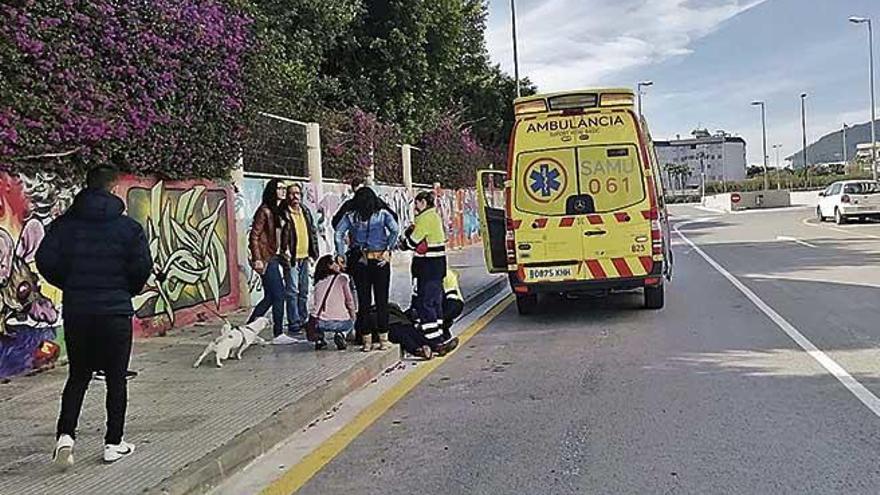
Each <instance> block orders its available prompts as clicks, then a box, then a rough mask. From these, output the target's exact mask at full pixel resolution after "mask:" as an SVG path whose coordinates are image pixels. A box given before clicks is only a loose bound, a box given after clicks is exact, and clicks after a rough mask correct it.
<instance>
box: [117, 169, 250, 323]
mask: <svg viewBox="0 0 880 495" xmlns="http://www.w3.org/2000/svg"><path fill="white" fill-rule="evenodd" d="M119 189H121V191H120V193H121V195H122V197H124V198H125V202H126V206H127V211H128V215H129V216H131V217H132V218H133V219H135V220H137V221H138V222H139V223H140V224H141V225H143V226H144V230H145V232H146V235H147V241H148V242H149V245H150V254H151V255H152V257H153V273H152V274H151V275H150V278H149V280H148V281H147V286H146V287H145V288H144V291H143V292H142V293H141V294H140V295H138V296H137V297H135V298H134V299H133V301H132V303H133V305H134V307H135V312H136V315H137V319H136V329H137V330H138V331H139V332H138V333H139V334H142V335H150V334H155V333H164V332H165V331H167V330H168V329H170V328H171V327H172V326H179V325H185V324H187V323H190V322H192V321H194V320H196V319H197V318H199V317H200V314H199V313H204V312H207V313H209V315H210V313H212V312H216V313H221V312H224V311H229V310H233V309H236V308H237V307H238V305H239V301H240V297H239V292H238V275H239V271H238V270H237V258H238V255H237V252H238V250H237V238H236V237H237V236H236V235H235V232H236V229H235V215H234V207H235V206H234V205H235V195H234V194H233V192H232V189H231V188H230V187H226V186H222V185H217V184H214V183H211V182H207V181H188V182H163V181H151V180H144V179H137V178H134V177H131V178H128V180H126V181H124V182H123V185H122V187H120V188H118V190H119Z"/></svg>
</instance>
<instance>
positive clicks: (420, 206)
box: [403, 191, 446, 346]
mask: <svg viewBox="0 0 880 495" xmlns="http://www.w3.org/2000/svg"><path fill="white" fill-rule="evenodd" d="M415 209H416V218H415V222H414V224H413V225H411V226H410V227H409V228H407V229H406V232H405V235H404V239H403V246H404V247H405V248H407V249H411V250H412V251H413V260H412V268H411V272H412V277H413V282H414V285H415V289H416V293H417V294H418V297H417V298H416V299H415V301H414V302H415V307H414V309H415V311H416V315H417V322H416V327H417V328H418V329H419V330H420V331H421V332H422V335H423V336H424V338H425V339H426V340H427V341H428V342H429V343H430V345H431V346H435V345H440V344H442V343H443V334H444V332H443V277H444V276H446V232H444V231H443V221H442V220H441V219H440V215H439V214H438V213H437V209H436V208H435V207H434V195H433V194H431V193H430V192H428V191H422V192H420V193H419V194H417V195H416V200H415Z"/></svg>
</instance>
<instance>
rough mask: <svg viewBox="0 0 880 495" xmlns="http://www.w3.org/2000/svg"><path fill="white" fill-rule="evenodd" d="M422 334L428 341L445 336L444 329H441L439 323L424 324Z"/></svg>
mask: <svg viewBox="0 0 880 495" xmlns="http://www.w3.org/2000/svg"><path fill="white" fill-rule="evenodd" d="M422 333H423V334H424V335H425V338H426V339H428V340H433V339H436V338H440V337H442V336H443V329H442V328H440V322H439V321H432V322H430V323H428V322H426V323H422Z"/></svg>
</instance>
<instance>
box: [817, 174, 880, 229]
mask: <svg viewBox="0 0 880 495" xmlns="http://www.w3.org/2000/svg"><path fill="white" fill-rule="evenodd" d="M816 216H817V217H818V218H819V221H820V222H824V221H825V219H827V218H833V219H834V221H835V223H837V224H838V225H840V224H844V223H846V222H847V221H849V220H851V219H853V218H857V219H859V220H861V221H864V220H865V219H866V218H868V217H874V218H880V183H878V182H875V181H872V180H843V181H839V182H835V183H834V184H831V185H830V186H828V188H827V189H825V190H824V191H822V192H820V193H819V206H818V207H817V208H816Z"/></svg>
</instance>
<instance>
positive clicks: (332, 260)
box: [309, 254, 357, 351]
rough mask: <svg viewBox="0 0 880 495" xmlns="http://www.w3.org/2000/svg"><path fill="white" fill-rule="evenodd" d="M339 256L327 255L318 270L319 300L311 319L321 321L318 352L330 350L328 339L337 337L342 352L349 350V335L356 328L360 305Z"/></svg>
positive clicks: (337, 346)
mask: <svg viewBox="0 0 880 495" xmlns="http://www.w3.org/2000/svg"><path fill="white" fill-rule="evenodd" d="M342 269H343V265H342V264H341V263H339V260H337V259H336V257H335V256H331V255H329V254H328V255H324V256H322V257H321V258H320V259H319V260H318V263H317V265H316V266H315V297H314V298H312V305H311V308H310V310H309V316H310V317H311V318H315V319H316V320H317V330H318V335H319V337H318V340H316V341H315V349H316V350H321V349H324V348H325V347H327V341H326V340H325V338H324V337H325V335H326V334H328V333H332V334H333V343H334V344H336V348H337V349H338V350H340V351H342V350H344V349H345V334H346V333H348V332H350V331H351V330H352V329H353V328H354V322H355V319H356V318H357V301H356V300H355V298H354V296H353V295H352V293H351V283H350V282H349V279H348V275H346V274H344V273H342Z"/></svg>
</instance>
